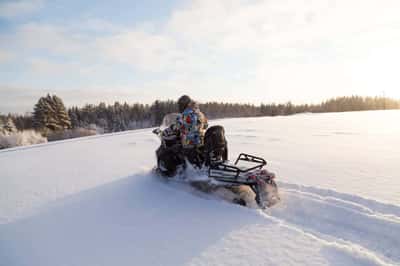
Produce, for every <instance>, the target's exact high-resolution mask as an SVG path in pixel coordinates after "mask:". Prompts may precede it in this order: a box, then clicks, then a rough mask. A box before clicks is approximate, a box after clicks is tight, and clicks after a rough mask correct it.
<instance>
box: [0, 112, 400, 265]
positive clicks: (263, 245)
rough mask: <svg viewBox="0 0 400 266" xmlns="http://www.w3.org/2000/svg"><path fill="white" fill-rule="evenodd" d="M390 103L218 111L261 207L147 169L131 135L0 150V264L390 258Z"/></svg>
mask: <svg viewBox="0 0 400 266" xmlns="http://www.w3.org/2000/svg"><path fill="white" fill-rule="evenodd" d="M399 121H400V111H379V112H354V113H331V114H301V115H295V116H289V117H265V118H248V119H224V120H217V121H213V123H216V124H221V125H223V126H225V128H226V132H227V138H228V141H229V147H230V156H231V158H232V157H235V156H236V155H237V154H238V153H239V152H248V153H253V154H255V155H260V156H262V157H265V158H266V159H267V160H268V162H269V169H270V170H272V171H274V172H276V174H277V176H278V180H279V181H280V183H279V186H280V188H281V194H282V198H283V199H282V202H281V203H280V204H279V205H277V206H275V207H274V208H272V209H269V210H267V211H265V212H263V211H261V210H257V209H251V208H246V207H241V206H238V205H233V204H229V203H227V202H225V201H222V200H217V199H215V198H213V199H210V197H207V196H206V195H203V194H201V193H199V192H195V191H193V190H192V189H190V188H188V187H185V186H183V185H179V184H171V183H167V182H162V181H161V180H159V179H157V178H155V177H154V176H152V175H151V168H152V167H153V165H154V150H155V149H156V147H157V146H158V144H159V142H158V139H157V138H156V137H155V136H154V135H153V134H151V130H148V129H147V130H137V131H131V132H124V133H120V134H114V135H103V136H95V137H88V138H82V139H77V140H68V141H64V142H55V143H49V144H44V145H37V146H31V147H22V148H16V149H10V150H3V151H0V171H1V172H0V265H7V266H8V265H9V266H13V265H33V266H36V265H37V266H42V265H49V266H50V265H51V266H54V265H82V266H83V265H84V266H89V265H400V175H399V172H400V152H399V149H400V124H399Z"/></svg>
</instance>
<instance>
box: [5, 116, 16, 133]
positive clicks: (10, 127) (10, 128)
mask: <svg viewBox="0 0 400 266" xmlns="http://www.w3.org/2000/svg"><path fill="white" fill-rule="evenodd" d="M3 128H4V130H5V131H6V132H7V133H8V134H10V133H15V132H17V128H16V127H15V124H14V121H13V120H12V118H11V117H10V116H9V117H7V121H6V123H5V124H4V126H3Z"/></svg>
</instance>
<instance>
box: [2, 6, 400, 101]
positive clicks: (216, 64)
mask: <svg viewBox="0 0 400 266" xmlns="http://www.w3.org/2000/svg"><path fill="white" fill-rule="evenodd" d="M399 8H400V4H399V3H398V1H394V0H388V1H385V2H381V1H378V0H365V1H361V0H337V1H333V0H301V1H300V0H299V1H297V0H293V1H281V0H271V1H258V0H253V1H228V0H220V1H211V0H194V1H192V2H188V3H187V4H186V5H185V6H183V7H181V8H179V9H176V10H174V11H173V12H172V14H171V16H170V18H169V19H168V20H167V21H166V22H165V23H164V24H163V25H159V24H156V23H154V24H152V22H151V21H148V22H145V23H143V24H140V25H133V26H130V27H127V26H125V27H119V26H118V25H115V24H113V23H112V22H109V21H103V20H101V19H98V18H95V17H93V18H89V19H85V20H83V19H82V20H80V21H79V22H76V21H74V22H71V23H69V24H65V25H55V24H53V25H49V24H40V23H33V22H31V23H27V24H25V25H23V26H21V27H19V28H18V30H17V32H15V34H13V36H12V37H10V36H8V37H4V36H3V37H0V38H1V39H2V40H5V39H6V40H7V41H8V42H7V43H8V44H9V46H10V47H17V48H16V49H17V50H19V51H24V53H23V57H24V58H20V60H23V61H25V62H28V66H30V70H29V71H30V72H31V73H35V74H40V75H41V77H42V78H43V79H46V75H47V76H49V77H52V76H54V75H58V77H59V80H60V81H61V80H62V79H63V78H64V79H70V78H74V77H75V78H77V79H78V78H79V79H81V78H82V76H84V77H86V80H92V81H95V83H96V84H102V86H103V87H113V86H115V84H118V85H119V86H122V87H125V88H136V89H137V90H139V89H140V90H146V91H147V92H146V97H149V98H148V100H147V102H149V101H151V100H154V99H155V98H157V97H163V98H164V97H172V98H175V97H176V96H178V95H179V94H180V93H182V92H186V93H190V94H193V95H194V96H195V97H196V98H199V99H201V100H225V101H226V100H228V101H242V102H243V101H244V102H257V103H258V102H260V101H288V100H292V101H295V102H308V101H318V100H322V99H324V98H326V97H332V96H337V95H342V94H343V95H347V94H369V95H374V94H379V93H381V91H382V88H381V86H382V85H384V86H385V90H386V91H387V95H389V96H397V94H395V92H396V91H398V89H397V88H398V86H400V80H399V79H398V78H397V75H396V73H395V72H394V71H391V70H392V69H398V68H399V67H400V60H397V59H399V58H400V53H399V52H398V47H400V17H399V16H398V14H397V13H398V10H399ZM94 33H95V34H94ZM3 43H4V42H3ZM38 50H39V51H41V53H42V54H43V52H44V53H45V54H47V55H50V56H51V57H56V58H63V60H64V61H62V60H61V61H60V60H58V61H55V60H54V59H53V58H47V56H45V57H44V58H40V57H38V55H37V54H36V52H37V51H38ZM0 58H1V55H0ZM394 59H396V60H394ZM15 60H17V59H15ZM121 68H124V69H129V71H131V69H135V70H136V72H135V73H133V71H132V75H136V77H138V81H137V83H136V84H131V83H130V82H126V83H125V84H124V82H123V81H120V80H115V78H114V77H115V75H113V72H118V71H119V70H120V69H121ZM63 73H65V74H63ZM114 74H115V73H114ZM143 75H147V76H150V77H153V78H152V79H151V81H149V78H147V79H145V80H141V79H140V78H141V76H143ZM380 81H384V82H380ZM25 82H26V84H27V83H29V81H25ZM77 83H79V86H82V84H81V83H82V81H81V80H79V82H78V81H77ZM92 84H93V82H89V81H88V83H87V85H92ZM55 86H58V84H55ZM68 86H70V84H69V85H68ZM77 87H78V85H77Z"/></svg>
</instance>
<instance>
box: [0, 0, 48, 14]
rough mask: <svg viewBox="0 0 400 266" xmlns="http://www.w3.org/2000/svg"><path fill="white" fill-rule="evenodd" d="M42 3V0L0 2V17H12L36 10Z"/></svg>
mask: <svg viewBox="0 0 400 266" xmlns="http://www.w3.org/2000/svg"><path fill="white" fill-rule="evenodd" d="M43 5H44V1H43V0H15V1H3V2H2V3H0V17H3V18H7V19H13V18H17V17H21V16H24V15H26V14H29V13H33V12H36V11H37V10H39V9H40V8H42V7H43Z"/></svg>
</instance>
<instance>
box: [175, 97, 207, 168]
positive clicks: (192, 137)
mask: <svg viewBox="0 0 400 266" xmlns="http://www.w3.org/2000/svg"><path fill="white" fill-rule="evenodd" d="M178 108H179V113H180V116H178V119H177V121H176V122H177V123H176V129H177V131H178V132H179V136H180V140H181V143H182V148H183V154H184V155H185V157H186V158H187V159H188V160H189V162H190V163H192V164H193V165H195V166H197V167H199V168H200V167H201V162H203V159H204V158H203V155H202V154H203V153H202V149H203V146H204V135H205V130H206V129H207V127H208V121H207V118H206V117H205V115H204V114H203V113H202V112H201V111H200V109H199V106H198V105H197V103H196V102H195V101H193V100H192V99H191V98H190V97H189V96H187V95H183V96H181V97H180V98H179V99H178Z"/></svg>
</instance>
